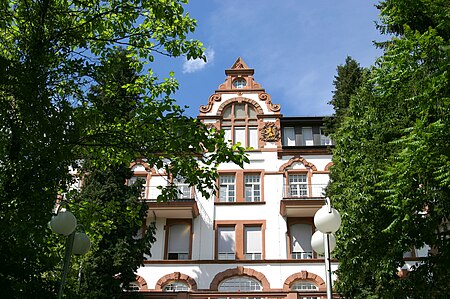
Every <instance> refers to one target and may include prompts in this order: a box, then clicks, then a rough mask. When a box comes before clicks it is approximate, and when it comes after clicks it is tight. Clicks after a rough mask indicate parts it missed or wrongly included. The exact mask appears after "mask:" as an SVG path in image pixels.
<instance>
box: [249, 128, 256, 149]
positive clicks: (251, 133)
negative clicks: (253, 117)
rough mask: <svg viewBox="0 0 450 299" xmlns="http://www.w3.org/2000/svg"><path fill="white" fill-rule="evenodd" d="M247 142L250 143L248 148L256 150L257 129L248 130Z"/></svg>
mask: <svg viewBox="0 0 450 299" xmlns="http://www.w3.org/2000/svg"><path fill="white" fill-rule="evenodd" d="M248 140H249V142H250V144H249V146H251V147H253V148H254V149H258V128H249V129H248Z"/></svg>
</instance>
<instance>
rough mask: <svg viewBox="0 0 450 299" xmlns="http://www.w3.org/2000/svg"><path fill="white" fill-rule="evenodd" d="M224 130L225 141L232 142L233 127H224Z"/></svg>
mask: <svg viewBox="0 0 450 299" xmlns="http://www.w3.org/2000/svg"><path fill="white" fill-rule="evenodd" d="M223 132H224V139H225V141H230V142H232V141H233V139H232V138H231V128H224V129H223Z"/></svg>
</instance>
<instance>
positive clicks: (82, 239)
mask: <svg viewBox="0 0 450 299" xmlns="http://www.w3.org/2000/svg"><path fill="white" fill-rule="evenodd" d="M63 205H66V206H68V204H67V203H66V202H64V201H62V202H61V203H59V204H58V205H57V206H56V208H55V212H54V213H53V216H52V219H51V220H50V222H49V223H48V224H49V227H50V228H51V230H52V231H53V232H55V233H58V234H61V235H64V236H67V239H66V249H65V252H64V259H63V269H62V274H61V284H60V286H59V290H58V299H61V298H62V296H63V292H64V285H65V284H66V279H67V273H68V272H69V265H70V257H71V255H72V253H73V254H77V255H82V254H85V253H87V252H88V251H89V248H90V247H91V241H90V240H89V237H88V236H87V235H86V234H85V233H84V232H77V231H76V229H77V227H79V226H80V225H77V219H76V218H75V216H74V215H73V214H72V213H71V212H70V211H69V210H68V209H67V208H65V209H63V208H62V206H63Z"/></svg>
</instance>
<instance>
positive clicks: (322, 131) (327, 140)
mask: <svg viewBox="0 0 450 299" xmlns="http://www.w3.org/2000/svg"><path fill="white" fill-rule="evenodd" d="M332 144H333V141H332V140H331V138H330V136H326V135H325V128H324V127H321V128H320V145H332Z"/></svg>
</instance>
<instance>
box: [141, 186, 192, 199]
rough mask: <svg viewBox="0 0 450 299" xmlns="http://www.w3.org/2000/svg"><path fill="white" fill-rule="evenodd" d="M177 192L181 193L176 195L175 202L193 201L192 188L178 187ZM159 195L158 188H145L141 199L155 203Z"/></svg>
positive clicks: (159, 190)
mask: <svg viewBox="0 0 450 299" xmlns="http://www.w3.org/2000/svg"><path fill="white" fill-rule="evenodd" d="M178 190H180V191H181V192H179V193H178V198H177V200H176V201H194V193H193V191H194V188H193V187H185V186H180V187H179V188H178ZM161 194H162V193H161V189H159V188H158V187H153V186H152V187H149V186H145V187H144V189H143V190H142V195H141V198H142V199H145V200H146V201H157V198H158V196H160V195H161Z"/></svg>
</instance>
